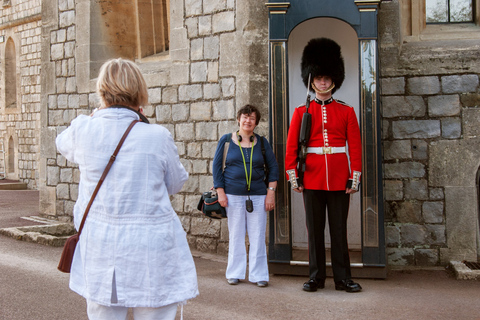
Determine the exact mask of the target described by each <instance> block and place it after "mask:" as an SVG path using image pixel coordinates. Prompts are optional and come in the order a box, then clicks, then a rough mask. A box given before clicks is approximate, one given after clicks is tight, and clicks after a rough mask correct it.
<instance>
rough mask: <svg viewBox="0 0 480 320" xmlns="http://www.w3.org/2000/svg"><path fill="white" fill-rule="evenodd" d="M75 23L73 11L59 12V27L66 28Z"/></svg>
mask: <svg viewBox="0 0 480 320" xmlns="http://www.w3.org/2000/svg"><path fill="white" fill-rule="evenodd" d="M73 24H75V11H73V10H71V11H65V12H60V13H59V23H58V25H59V27H60V28H66V27H69V26H71V25H73Z"/></svg>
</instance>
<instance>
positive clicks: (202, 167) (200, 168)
mask: <svg viewBox="0 0 480 320" xmlns="http://www.w3.org/2000/svg"><path fill="white" fill-rule="evenodd" d="M207 165H208V162H207V160H192V166H193V173H194V174H202V173H207Z"/></svg>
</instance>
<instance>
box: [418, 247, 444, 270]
mask: <svg viewBox="0 0 480 320" xmlns="http://www.w3.org/2000/svg"><path fill="white" fill-rule="evenodd" d="M439 260H440V258H439V254H438V250H437V249H415V265H417V266H436V265H438V263H439Z"/></svg>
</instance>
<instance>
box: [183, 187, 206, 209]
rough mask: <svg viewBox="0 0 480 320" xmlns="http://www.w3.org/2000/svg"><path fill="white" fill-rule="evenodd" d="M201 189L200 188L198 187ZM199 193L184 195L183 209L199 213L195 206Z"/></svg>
mask: <svg viewBox="0 0 480 320" xmlns="http://www.w3.org/2000/svg"><path fill="white" fill-rule="evenodd" d="M200 190H202V189H200ZM199 199H200V194H188V195H186V196H185V203H184V211H185V212H187V213H199V212H200V211H198V209H197V206H198V201H199Z"/></svg>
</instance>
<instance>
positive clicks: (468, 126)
mask: <svg viewBox="0 0 480 320" xmlns="http://www.w3.org/2000/svg"><path fill="white" fill-rule="evenodd" d="M462 121H463V136H464V137H465V138H466V139H471V138H477V137H480V126H479V125H478V124H479V123H480V108H467V109H463V112H462Z"/></svg>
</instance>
